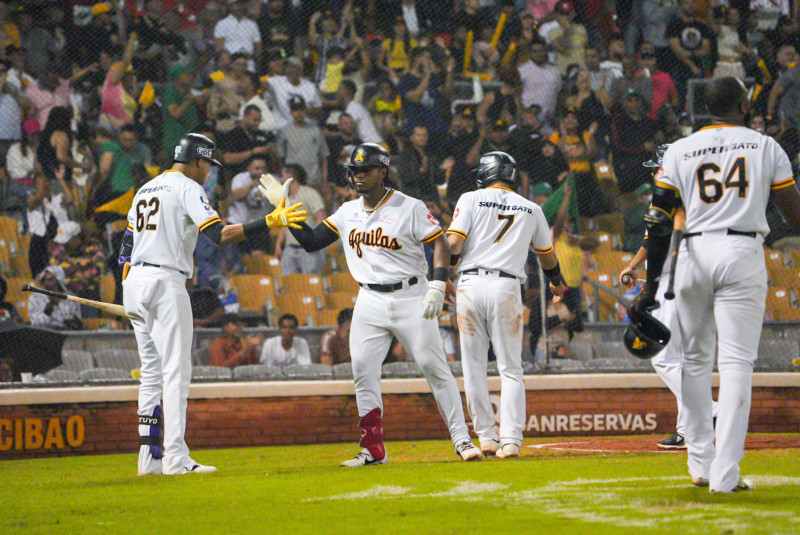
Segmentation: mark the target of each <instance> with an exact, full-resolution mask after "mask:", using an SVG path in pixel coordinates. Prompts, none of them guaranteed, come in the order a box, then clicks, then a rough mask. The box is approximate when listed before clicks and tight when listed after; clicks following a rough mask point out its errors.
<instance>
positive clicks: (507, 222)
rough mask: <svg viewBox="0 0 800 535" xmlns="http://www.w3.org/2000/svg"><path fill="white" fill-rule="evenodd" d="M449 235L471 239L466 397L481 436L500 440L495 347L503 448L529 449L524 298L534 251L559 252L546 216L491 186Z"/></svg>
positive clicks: (462, 304)
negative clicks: (492, 379)
mask: <svg viewBox="0 0 800 535" xmlns="http://www.w3.org/2000/svg"><path fill="white" fill-rule="evenodd" d="M447 232H448V234H455V235H457V236H460V237H462V238H464V240H465V241H464V248H463V249H462V251H461V263H460V264H459V266H458V272H459V273H460V278H459V283H458V293H457V300H456V309H457V311H458V328H459V334H460V336H461V360H462V364H463V369H464V392H465V394H466V397H467V408H468V409H469V414H470V416H471V417H472V423H473V426H474V428H475V433H477V435H478V437H479V438H480V440H482V441H489V440H497V439H498V436H497V432H496V431H495V428H494V421H495V420H494V413H493V412H492V404H491V402H490V401H489V387H488V384H487V381H486V366H487V361H488V352H489V342H490V341H491V343H492V348H493V349H494V354H495V356H496V357H497V369H498V371H499V372H500V381H501V392H500V436H499V440H500V443H501V445H502V444H506V443H513V444H516V445H517V446H520V445H522V429H523V427H524V425H525V384H524V382H523V378H522V375H523V372H522V337H523V325H522V323H523V320H522V310H523V309H522V297H521V295H520V282H521V281H524V280H525V279H526V275H525V261H526V260H527V258H528V246H529V245H531V244H532V245H533V247H534V249H535V250H536V251H537V252H540V253H547V252H549V251H552V250H553V244H552V239H551V234H550V228H549V226H548V225H547V219H546V218H545V216H544V213H543V212H542V209H541V208H540V207H539V206H538V205H537V204H535V203H533V202H531V201H529V200H528V199H525V198H524V197H522V196H520V195H518V194H516V193H514V192H513V191H511V190H510V189H508V188H507V187H503V186H490V187H488V188H485V189H480V190H477V191H471V192H468V193H465V194H463V195H462V196H461V198H460V199H459V200H458V203H457V204H456V209H455V212H454V214H453V222H452V223H451V224H450V228H449V229H448V231H447Z"/></svg>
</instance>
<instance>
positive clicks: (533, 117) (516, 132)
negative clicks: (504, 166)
mask: <svg viewBox="0 0 800 535" xmlns="http://www.w3.org/2000/svg"><path fill="white" fill-rule="evenodd" d="M541 111H542V108H541V107H540V106H538V105H536V104H534V105H532V106H529V107H527V108H525V109H523V110H522V113H521V114H520V115H521V121H520V122H519V123H518V124H515V125H512V126H511V128H509V130H510V132H511V136H510V137H509V143H510V144H511V153H510V154H513V155H514V158H515V159H516V160H517V169H518V170H519V174H520V194H521V195H522V196H524V197H526V198H528V195H529V192H530V186H531V182H532V180H536V181H538V180H540V178H538V177H534V176H533V174H532V173H533V167H534V165H535V160H536V159H537V158H540V157H541V155H542V141H544V140H545V139H546V138H545V137H543V136H542V132H541V130H540V129H541V126H542V123H541V122H540V121H539V113H541ZM456 162H458V159H457V158H456ZM447 193H448V197H449V195H450V190H449V187H448V192H447Z"/></svg>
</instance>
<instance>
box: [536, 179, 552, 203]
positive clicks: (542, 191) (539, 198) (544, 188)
mask: <svg viewBox="0 0 800 535" xmlns="http://www.w3.org/2000/svg"><path fill="white" fill-rule="evenodd" d="M552 194H553V186H551V185H550V184H548V183H547V182H539V183H538V184H534V186H533V187H532V188H531V200H532V201H533V202H535V203H536V204H538V205H539V206H541V205H542V204H544V202H545V201H546V200H547V199H548V198H549V197H550V195H552Z"/></svg>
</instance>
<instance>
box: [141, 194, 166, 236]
mask: <svg viewBox="0 0 800 535" xmlns="http://www.w3.org/2000/svg"><path fill="white" fill-rule="evenodd" d="M148 206H149V207H150V209H149V210H147V207H148ZM160 207H161V201H159V200H158V197H152V198H151V199H150V200H146V199H142V200H141V201H139V202H137V203H136V232H141V231H142V230H155V229H156V227H157V225H158V223H151V222H150V218H151V217H153V216H154V215H156V214H157V213H158V209H159V208H160ZM145 212H146V213H145Z"/></svg>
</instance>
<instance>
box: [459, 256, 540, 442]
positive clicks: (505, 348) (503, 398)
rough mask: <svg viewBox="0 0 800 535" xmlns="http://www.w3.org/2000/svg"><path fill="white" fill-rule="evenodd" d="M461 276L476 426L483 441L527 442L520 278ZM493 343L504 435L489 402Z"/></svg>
mask: <svg viewBox="0 0 800 535" xmlns="http://www.w3.org/2000/svg"><path fill="white" fill-rule="evenodd" d="M479 273H480V274H479V275H464V274H462V275H461V279H460V280H459V283H458V293H457V299H456V307H457V311H458V330H459V335H460V336H461V361H462V365H463V370H464V393H465V394H466V397H467V408H468V410H469V415H470V417H471V418H472V425H473V427H474V429H475V433H476V434H477V435H478V438H479V439H480V440H484V441H485V440H496V439H498V438H499V440H500V443H501V444H507V443H513V444H516V445H517V446H521V445H522V429H523V427H524V426H525V383H524V380H523V371H522V335H523V333H522V311H523V309H522V297H521V295H520V286H519V281H518V280H517V279H511V278H507V277H503V278H501V277H499V272H498V271H492V270H489V271H488V273H487V270H479ZM490 341H491V344H492V348H493V350H494V354H495V357H496V358H497V370H498V372H499V373H500V385H501V389H500V436H499V437H498V436H497V431H496V430H495V427H494V423H495V418H494V412H493V411H492V404H491V402H490V401H489V385H488V383H487V380H486V366H487V363H488V355H489V342H490Z"/></svg>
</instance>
